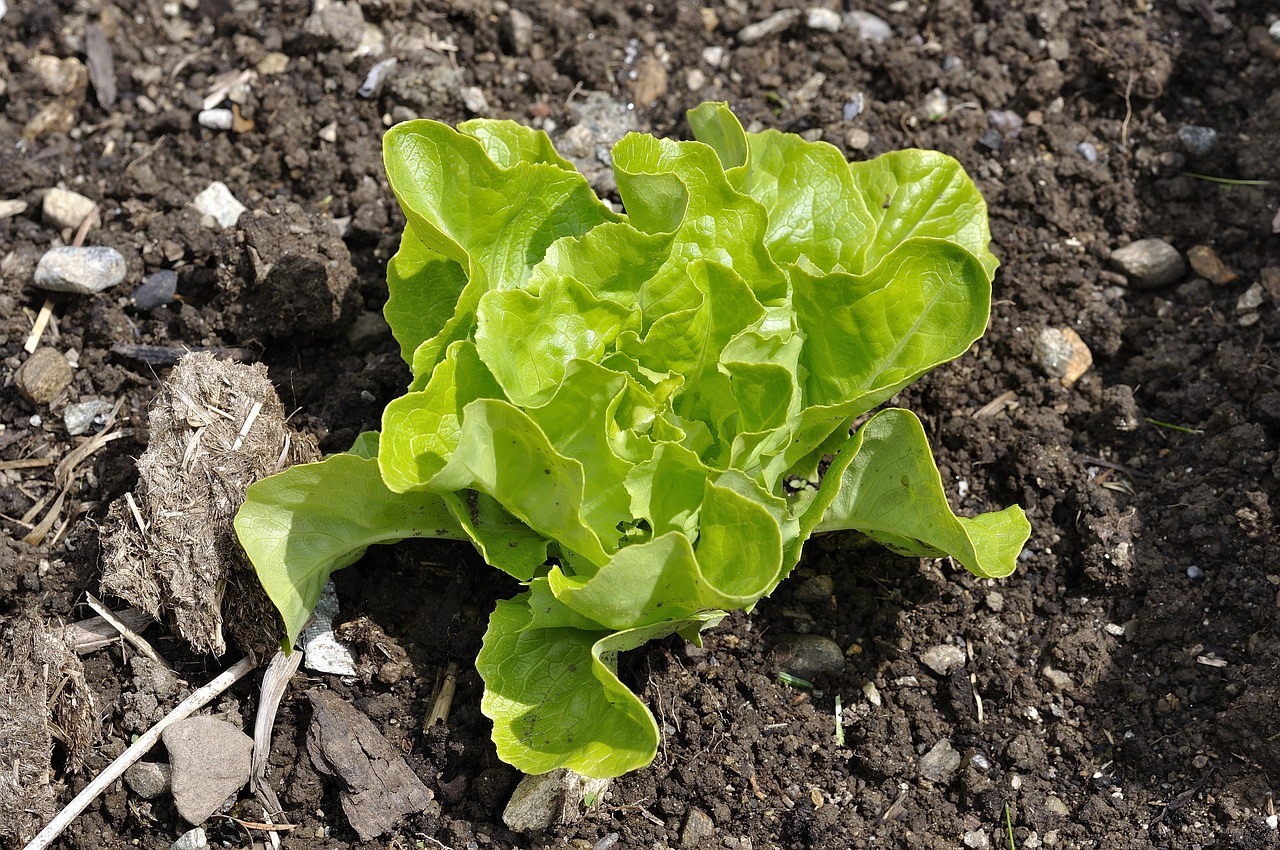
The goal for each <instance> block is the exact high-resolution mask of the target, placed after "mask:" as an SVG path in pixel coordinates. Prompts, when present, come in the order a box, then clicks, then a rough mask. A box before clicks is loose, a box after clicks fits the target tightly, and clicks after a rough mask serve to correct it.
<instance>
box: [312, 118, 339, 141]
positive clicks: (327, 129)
mask: <svg viewBox="0 0 1280 850" xmlns="http://www.w3.org/2000/svg"><path fill="white" fill-rule="evenodd" d="M316 138H318V139H320V141H322V142H328V143H329V144H333V143H334V142H336V141H338V122H337V121H330V122H329V123H328V124H325V125H324V126H323V127H321V128H320V130H319V131H318V132H317V133H316Z"/></svg>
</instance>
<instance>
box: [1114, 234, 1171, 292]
mask: <svg viewBox="0 0 1280 850" xmlns="http://www.w3.org/2000/svg"><path fill="white" fill-rule="evenodd" d="M1111 265H1112V266H1113V267H1114V268H1115V269H1116V271H1118V272H1120V273H1121V274H1123V275H1124V276H1125V277H1127V278H1129V284H1130V285H1131V286H1132V287H1133V288H1134V289H1159V288H1160V287H1162V286H1168V285H1169V284H1171V283H1173V282H1174V281H1176V280H1178V279H1179V278H1181V277H1182V276H1183V275H1184V274H1186V273H1187V265H1186V263H1185V262H1183V260H1182V255H1181V254H1179V253H1178V249H1177V248H1175V247H1173V246H1172V245H1170V244H1169V243H1168V242H1165V241H1164V240H1163V239H1139V240H1138V241H1137V242H1132V243H1130V244H1128V245H1126V246H1124V247H1123V248H1117V249H1116V250H1114V251H1112V252H1111Z"/></svg>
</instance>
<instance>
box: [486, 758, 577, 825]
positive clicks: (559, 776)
mask: <svg viewBox="0 0 1280 850" xmlns="http://www.w3.org/2000/svg"><path fill="white" fill-rule="evenodd" d="M569 779H570V777H569V771H568V770H566V769H565V768H557V769H556V770H553V771H551V772H550V773H543V774H540V775H538V776H525V777H524V778H522V779H521V780H520V784H518V785H516V790H515V791H512V792H511V800H510V801H509V802H508V803H507V807H506V809H504V810H503V812H502V820H503V822H504V823H506V825H507V828H508V829H510V830H512V831H513V832H541V831H543V830H545V829H547V828H548V827H550V826H551V825H552V824H553V823H555V822H556V819H557V818H558V817H559V816H560V811H561V809H562V807H563V806H564V801H565V792H566V789H567V787H568V785H569Z"/></svg>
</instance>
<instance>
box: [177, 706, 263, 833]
mask: <svg viewBox="0 0 1280 850" xmlns="http://www.w3.org/2000/svg"><path fill="white" fill-rule="evenodd" d="M164 746H165V749H167V750H168V751H169V765H170V767H171V768H172V771H173V773H172V775H173V803H174V806H175V807H176V808H177V810H178V814H180V815H181V816H182V818H183V819H184V820H186V821H187V822H188V823H192V824H199V823H204V821H206V820H207V819H208V818H209V816H210V815H212V814H213V813H214V812H216V811H217V810H218V809H219V808H220V807H221V806H222V804H223V803H224V802H225V801H226V799H227V798H228V797H230V796H231V795H232V794H235V793H236V792H237V791H239V790H240V789H241V788H243V787H244V784H245V783H246V782H248V781H249V774H250V773H251V768H250V758H251V756H252V754H253V739H252V738H250V737H249V736H248V735H246V734H245V733H244V732H242V731H241V730H240V729H239V727H236V726H233V725H231V724H230V723H228V722H227V721H225V720H220V719H218V718H216V717H207V716H204V715H200V716H197V717H189V718H187V719H186V720H183V721H181V722H179V723H175V724H174V725H172V726H170V727H169V728H168V729H165V730H164Z"/></svg>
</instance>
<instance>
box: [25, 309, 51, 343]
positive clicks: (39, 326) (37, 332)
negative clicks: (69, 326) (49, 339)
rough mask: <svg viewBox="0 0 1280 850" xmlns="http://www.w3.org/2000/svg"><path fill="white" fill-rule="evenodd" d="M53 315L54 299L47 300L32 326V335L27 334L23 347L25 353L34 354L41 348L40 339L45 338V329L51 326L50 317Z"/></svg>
mask: <svg viewBox="0 0 1280 850" xmlns="http://www.w3.org/2000/svg"><path fill="white" fill-rule="evenodd" d="M52 315H53V299H52V298H46V299H44V304H43V305H42V306H41V307H40V312H39V314H37V315H36V320H35V323H34V324H33V325H32V326H31V333H29V334H27V341H26V342H25V343H23V345H22V350H23V351H25V352H27V353H28V354H32V353H34V352H35V350H36V349H37V348H39V347H40V337H42V336H44V329H45V328H46V327H47V326H48V325H49V317H50V316H52Z"/></svg>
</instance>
